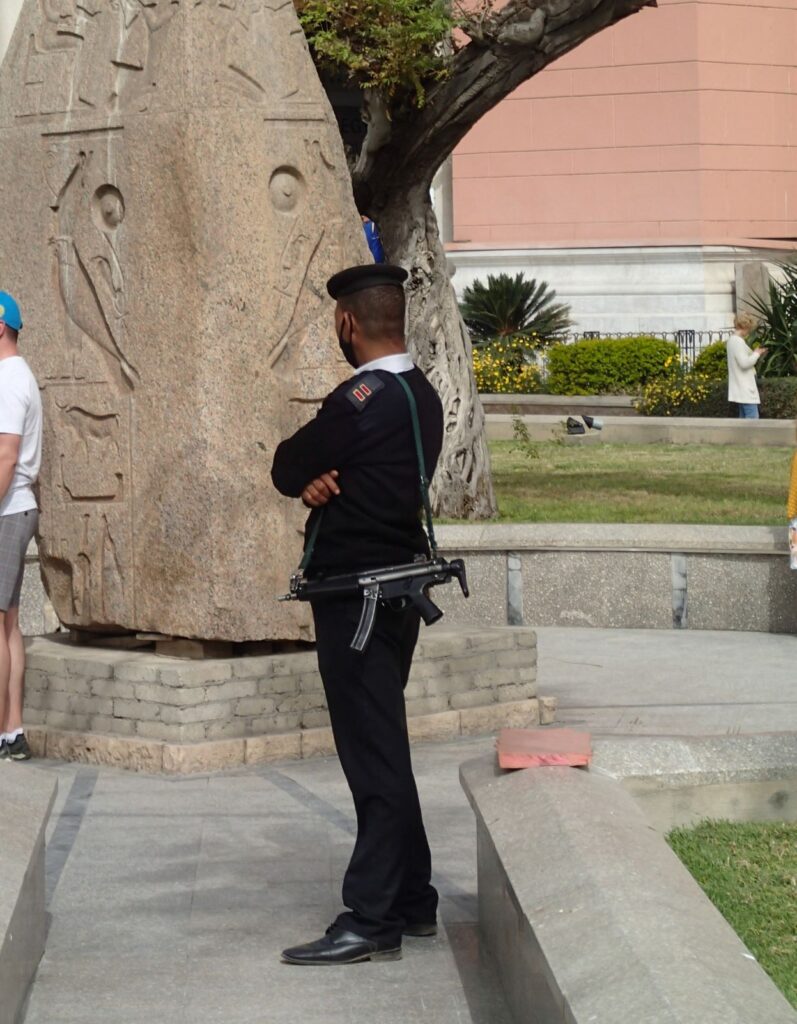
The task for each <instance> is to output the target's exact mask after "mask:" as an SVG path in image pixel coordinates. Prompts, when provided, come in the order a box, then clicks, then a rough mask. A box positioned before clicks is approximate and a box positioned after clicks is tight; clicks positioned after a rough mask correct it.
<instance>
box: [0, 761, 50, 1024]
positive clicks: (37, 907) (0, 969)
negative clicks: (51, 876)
mask: <svg viewBox="0 0 797 1024" xmlns="http://www.w3.org/2000/svg"><path fill="white" fill-rule="evenodd" d="M57 787H58V784H57V782H56V781H55V780H54V779H53V777H52V776H51V775H49V774H47V773H46V772H42V771H38V770H37V769H36V768H35V767H33V766H30V765H25V766H24V767H19V766H15V765H9V764H6V765H3V766H2V770H0V822H2V823H3V851H2V855H0V861H1V862H2V872H0V995H1V996H2V998H0V1024H16V1021H18V1020H19V1014H20V1012H21V1009H22V1006H23V1004H24V1002H25V999H26V997H27V993H28V989H29V988H30V985H31V982H32V981H33V978H34V975H35V974H36V969H37V967H38V965H39V960H41V957H42V953H43V952H44V941H45V937H46V918H45V909H44V897H45V887H44V831H45V827H46V825H47V820H48V818H49V817H50V811H51V810H52V806H53V801H54V799H55V794H56V790H57Z"/></svg>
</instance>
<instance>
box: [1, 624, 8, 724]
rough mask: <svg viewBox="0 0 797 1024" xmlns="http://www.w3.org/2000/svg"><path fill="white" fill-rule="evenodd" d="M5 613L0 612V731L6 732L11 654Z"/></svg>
mask: <svg viewBox="0 0 797 1024" xmlns="http://www.w3.org/2000/svg"><path fill="white" fill-rule="evenodd" d="M6 617H7V613H6V612H0V622H2V629H0V731H2V732H6V731H7V727H6V721H7V712H8V684H9V679H10V676H11V653H10V651H9V650H8V639H7V638H6Z"/></svg>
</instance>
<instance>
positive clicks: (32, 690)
mask: <svg viewBox="0 0 797 1024" xmlns="http://www.w3.org/2000/svg"><path fill="white" fill-rule="evenodd" d="M536 662H537V650H536V636H535V634H534V632H533V630H531V629H529V628H527V627H499V628H495V629H484V630H475V631H469V632H466V631H464V630H463V631H458V632H454V631H452V632H444V631H442V630H429V631H424V632H423V633H422V636H421V640H420V642H419V644H418V649H417V652H416V657H415V661H414V663H413V669H412V674H411V676H410V681H409V684H408V686H407V690H406V698H407V715H408V719H409V731H410V737H411V739H412V740H413V741H416V740H439V739H447V738H450V737H453V736H461V735H473V734H478V733H482V732H492V731H494V730H495V729H498V728H500V727H502V726H524V725H537V724H539V723H540V721H541V720H544V721H551V719H552V716H553V709H552V706H551V704H550V702H548V701H547V700H546V701H544V702H543V701H538V700H537V692H536V671H537V670H536ZM25 720H26V729H27V732H28V735H29V737H30V741H31V744H32V746H33V747H34V750H35V752H36V753H38V754H39V756H46V757H50V758H56V759H61V760H76V761H84V762H87V763H91V764H105V765H115V766H117V767H125V768H130V769H134V770H139V771H153V772H160V771H164V772H192V771H213V770H216V769H221V768H230V767H235V766H240V765H247V764H260V763H265V762H269V761H282V760H290V759H292V758H304V757H312V756H314V755H328V754H331V753H334V749H335V748H334V743H333V740H332V731H331V729H330V728H329V716H328V713H327V710H326V705H325V701H324V692H323V687H322V685H321V679H320V677H319V675H318V670H317V666H316V657H315V652H314V651H312V650H309V649H308V650H303V651H296V652H293V653H290V654H271V655H258V656H254V657H239V658H235V657H232V658H219V659H213V660H207V661H183V660H180V659H178V658H168V657H161V656H158V655H156V654H150V653H142V652H140V651H114V650H108V649H98V648H86V647H74V646H71V645H70V644H68V643H66V642H63V641H61V640H58V639H52V638H49V639H48V638H37V639H35V640H33V641H31V642H30V645H29V648H28V669H27V674H26V708H25Z"/></svg>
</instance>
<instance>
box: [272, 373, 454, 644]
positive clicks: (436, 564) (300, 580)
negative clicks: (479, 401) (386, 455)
mask: <svg viewBox="0 0 797 1024" xmlns="http://www.w3.org/2000/svg"><path fill="white" fill-rule="evenodd" d="M396 380H397V381H398V382H399V384H401V386H402V387H403V388H404V392H405V394H406V396H407V401H408V403H409V407H410V414H411V416H412V430H413V434H414V436H415V449H416V454H417V456H418V469H419V471H420V483H421V497H422V498H423V507H424V510H425V512H426V529H427V533H428V535H429V547H430V550H431V558H422V559H419V560H417V561H415V562H409V563H407V564H406V565H391V566H388V567H387V568H385V569H372V570H369V571H367V572H360V573H356V572H355V573H345V574H343V575H340V576H327V577H319V578H318V579H309V580H308V579H305V577H304V571H305V569H306V568H307V566H308V565H309V563H310V558H311V557H312V554H313V549H314V547H315V541H316V538H317V536H318V531H319V528H320V526H321V519H322V518H323V510H322V512H321V515H319V516H318V518H317V519H316V523H315V527H314V529H313V532H312V534H311V536H310V540H309V541H308V544H307V548H306V549H305V552H304V557H303V558H302V561H301V564H300V566H299V568H298V570H297V571H296V572H295V573H294V574H293V575H292V576H291V583H290V590H289V592H288V593H287V594H285V595H284V596H283V597H281V598H280V601H316V600H318V601H320V600H323V599H324V598H330V597H356V596H358V595H361V596H362V600H363V607H362V613H361V615H360V622H359V625H358V626H357V630H356V632H355V634H354V638H353V639H352V642H351V644H350V646H351V649H352V650H354V651H358V652H360V653H362V652H363V651H365V650H366V648H367V647H368V643H369V641H370V639H371V634H372V633H373V631H374V623H375V622H376V612H377V609H378V608H379V605H380V603H381V604H390V605H391V606H392V607H399V608H400V607H407V606H408V605H410V604H412V605H414V606H415V607H416V608H417V609H418V612H419V613H420V616H421V618H422V619H423V621H424V622H425V623H426V625H427V626H431V625H432V624H433V623H435V622H437V621H438V620H439V619H441V618H442V617H443V612H442V610H441V609H440V608H438V607H437V605H436V604H435V603H434V601H432V600H431V598H430V597H429V590H430V589H431V588H432V587H436V586H439V585H441V584H443V583H450V582H451V581H452V580H453V579H456V580H457V581H458V583H459V585H460V588H461V590H462V593H463V594H464V596H465V597H469V596H470V591H469V590H468V578H467V575H466V573H465V563H464V562H463V561H462V559H461V558H454V559H452V560H451V561H450V562H449V561H447V560H446V559H445V558H442V557H441V556H440V555H439V554H438V552H437V541H436V539H435V535H434V523H433V521H432V507H431V504H430V502H429V481H428V480H427V479H426V463H425V460H424V456H423V442H422V440H421V427H420V422H419V420H418V408H417V406H416V404H415V396H414V395H413V393H412V391H411V390H410V387H409V385H408V384H407V382H406V381H405V380H404V379H403V378H402V377H401V376H399V375H396Z"/></svg>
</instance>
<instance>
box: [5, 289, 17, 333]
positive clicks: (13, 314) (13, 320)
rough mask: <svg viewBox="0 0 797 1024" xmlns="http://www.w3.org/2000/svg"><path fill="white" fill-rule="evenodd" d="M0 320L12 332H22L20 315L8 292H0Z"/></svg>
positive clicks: (14, 301)
mask: <svg viewBox="0 0 797 1024" xmlns="http://www.w3.org/2000/svg"><path fill="white" fill-rule="evenodd" d="M0 320H2V321H3V323H4V324H6V325H7V326H8V327H10V328H11V330H12V331H21V330H22V314H21V313H20V311H19V305H18V304H17V300H16V299H15V298H14V296H13V295H9V294H8V292H0Z"/></svg>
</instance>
